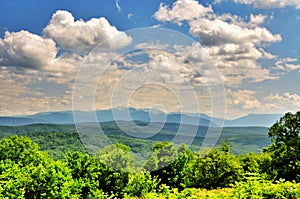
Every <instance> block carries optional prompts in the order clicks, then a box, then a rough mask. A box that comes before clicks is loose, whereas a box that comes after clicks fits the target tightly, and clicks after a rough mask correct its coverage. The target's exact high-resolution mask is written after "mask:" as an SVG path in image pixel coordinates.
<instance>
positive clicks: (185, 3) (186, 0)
mask: <svg viewBox="0 0 300 199" xmlns="http://www.w3.org/2000/svg"><path fill="white" fill-rule="evenodd" d="M211 12H212V8H211V7H204V6H203V5H201V4H199V3H198V2H197V1H193V0H178V1H176V2H175V3H174V5H173V8H172V9H169V7H168V6H167V5H164V4H162V3H161V4H160V7H159V11H158V12H156V13H155V14H154V17H155V18H156V19H157V20H159V21H173V22H176V23H178V24H181V22H182V21H183V20H193V19H198V18H201V17H203V16H205V15H206V14H208V13H211Z"/></svg>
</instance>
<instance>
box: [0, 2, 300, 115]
mask: <svg viewBox="0 0 300 199" xmlns="http://www.w3.org/2000/svg"><path fill="white" fill-rule="evenodd" d="M299 35H300V1H299V0H199V1H196V0H175V1H174V0H168V1H140V0H116V1H114V0H101V1H100V0H86V1H83V0H72V1H71V0H65V1H61V0H43V1H40V0H25V1H24V0H1V1H0V90H1V92H0V115H2V116H9V115H26V114H34V113H38V112H48V111H62V110H94V109H97V110H101V109H109V108H118V107H125V106H130V107H135V108H153V109H160V110H163V111H165V112H179V111H181V112H193V113H198V112H199V113H206V114H208V115H213V116H217V117H226V118H228V119H232V118H237V117H241V116H244V115H247V114H251V113H257V114H266V113H270V114H274V113H276V114H277V113H279V114H283V113H285V112H288V111H291V112H295V111H299V110H300V87H299V85H300V47H299V46H300V37H299Z"/></svg>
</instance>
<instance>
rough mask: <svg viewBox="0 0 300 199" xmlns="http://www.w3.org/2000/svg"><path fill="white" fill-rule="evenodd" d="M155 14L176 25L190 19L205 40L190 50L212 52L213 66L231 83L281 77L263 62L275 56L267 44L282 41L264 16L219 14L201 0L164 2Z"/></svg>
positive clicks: (160, 19)
mask: <svg viewBox="0 0 300 199" xmlns="http://www.w3.org/2000/svg"><path fill="white" fill-rule="evenodd" d="M154 17H155V18H156V19H157V20H159V21H165V22H173V23H176V24H181V23H182V22H184V21H186V22H187V24H188V25H189V28H190V33H191V34H192V35H193V36H195V37H198V38H199V39H200V43H201V45H198V47H197V48H195V46H194V47H193V48H194V49H193V50H191V51H189V52H191V54H192V53H194V54H195V51H206V52H208V54H209V55H210V56H211V60H212V62H211V63H210V64H211V66H212V67H217V68H219V69H220V71H221V73H222V74H223V76H224V80H225V81H226V83H227V85H236V84H240V83H241V82H242V80H244V79H250V80H251V81H253V82H259V81H263V80H266V79H275V78H277V77H274V76H272V75H271V73H270V71H269V70H267V69H265V68H263V67H262V66H261V65H260V64H259V60H261V59H274V58H275V56H274V55H272V54H271V53H269V52H266V51H265V50H264V49H263V46H264V45H265V44H270V43H273V42H279V41H281V36H280V35H278V34H273V33H271V32H270V31H269V30H268V29H266V28H265V27H262V26H260V25H261V24H262V23H263V22H264V21H265V19H266V16H264V15H253V14H251V15H250V18H249V20H248V19H247V18H241V17H239V16H236V15H232V14H229V13H225V14H222V15H219V14H216V13H215V12H214V11H213V9H212V8H211V7H205V6H203V5H202V4H200V3H198V1H194V0H177V1H176V2H175V3H174V4H173V6H172V7H168V6H166V5H162V4H161V5H160V7H159V10H158V11H157V12H156V13H155V14H154ZM194 57H195V59H197V56H194ZM196 61H197V60H196ZM198 62H199V63H200V62H201V60H198Z"/></svg>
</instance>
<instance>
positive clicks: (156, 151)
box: [0, 112, 300, 199]
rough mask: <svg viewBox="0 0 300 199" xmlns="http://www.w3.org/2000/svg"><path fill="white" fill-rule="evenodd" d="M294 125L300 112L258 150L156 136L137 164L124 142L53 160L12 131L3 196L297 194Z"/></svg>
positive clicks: (0, 187) (5, 142)
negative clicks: (195, 145) (195, 147)
mask: <svg viewBox="0 0 300 199" xmlns="http://www.w3.org/2000/svg"><path fill="white" fill-rule="evenodd" d="M299 131H300V112H298V113H296V114H291V113H287V114H286V115H285V116H284V117H282V118H281V119H280V121H278V122H276V123H275V124H274V125H273V126H272V127H271V128H270V130H269V136H270V138H271V140H272V144H271V145H270V146H269V147H268V148H267V149H265V150H264V152H263V153H261V154H255V153H248V154H244V155H234V154H232V153H231V149H230V145H228V144H227V143H223V144H222V145H221V146H219V147H218V148H214V149H212V150H210V149H202V150H200V151H197V152H192V151H191V150H190V149H189V148H188V147H186V146H185V145H183V144H182V145H179V146H176V145H175V144H173V143H171V142H157V143H155V144H154V145H153V146H152V153H151V155H149V157H148V159H147V160H146V161H145V162H144V164H143V165H142V166H141V164H140V163H137V162H136V161H135V159H134V158H135V157H134V156H133V155H132V153H131V148H130V147H128V146H126V145H124V144H119V143H116V144H114V145H111V146H108V147H106V148H104V149H103V150H101V151H98V152H97V153H96V154H95V155H94V156H92V155H89V154H86V153H84V152H81V151H76V152H75V151H73V152H68V153H67V154H66V155H65V157H64V158H63V159H61V160H55V159H53V158H52V157H51V156H49V155H48V153H46V152H44V151H41V150H40V149H39V146H38V145H37V144H36V143H35V142H33V141H32V140H31V139H30V138H28V137H26V136H17V135H14V136H10V137H8V138H3V139H1V140H0V198H28V199H34V198H114V197H117V198H300V184H299V180H300V178H299V176H300V171H299V168H300V159H299V152H300V151H299V146H300V144H299V136H300V135H299V134H300V132H299ZM110 166H113V167H110Z"/></svg>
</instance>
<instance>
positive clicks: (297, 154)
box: [267, 111, 300, 182]
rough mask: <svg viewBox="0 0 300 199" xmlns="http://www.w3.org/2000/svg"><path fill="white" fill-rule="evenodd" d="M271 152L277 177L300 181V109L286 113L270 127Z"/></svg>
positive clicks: (269, 149)
mask: <svg viewBox="0 0 300 199" xmlns="http://www.w3.org/2000/svg"><path fill="white" fill-rule="evenodd" d="M268 134H269V136H270V138H271V140H272V144H271V146H270V147H269V148H268V150H267V151H269V152H271V156H272V167H273V169H274V170H275V171H276V172H277V174H276V176H275V178H276V179H279V178H284V179H286V180H289V181H292V180H296V181H297V182H299V181H300V111H299V112H297V113H295V114H292V113H286V114H285V115H284V116H283V117H281V118H280V120H279V121H277V122H276V123H275V124H274V125H273V126H272V127H271V128H270V129H269V133H268Z"/></svg>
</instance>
